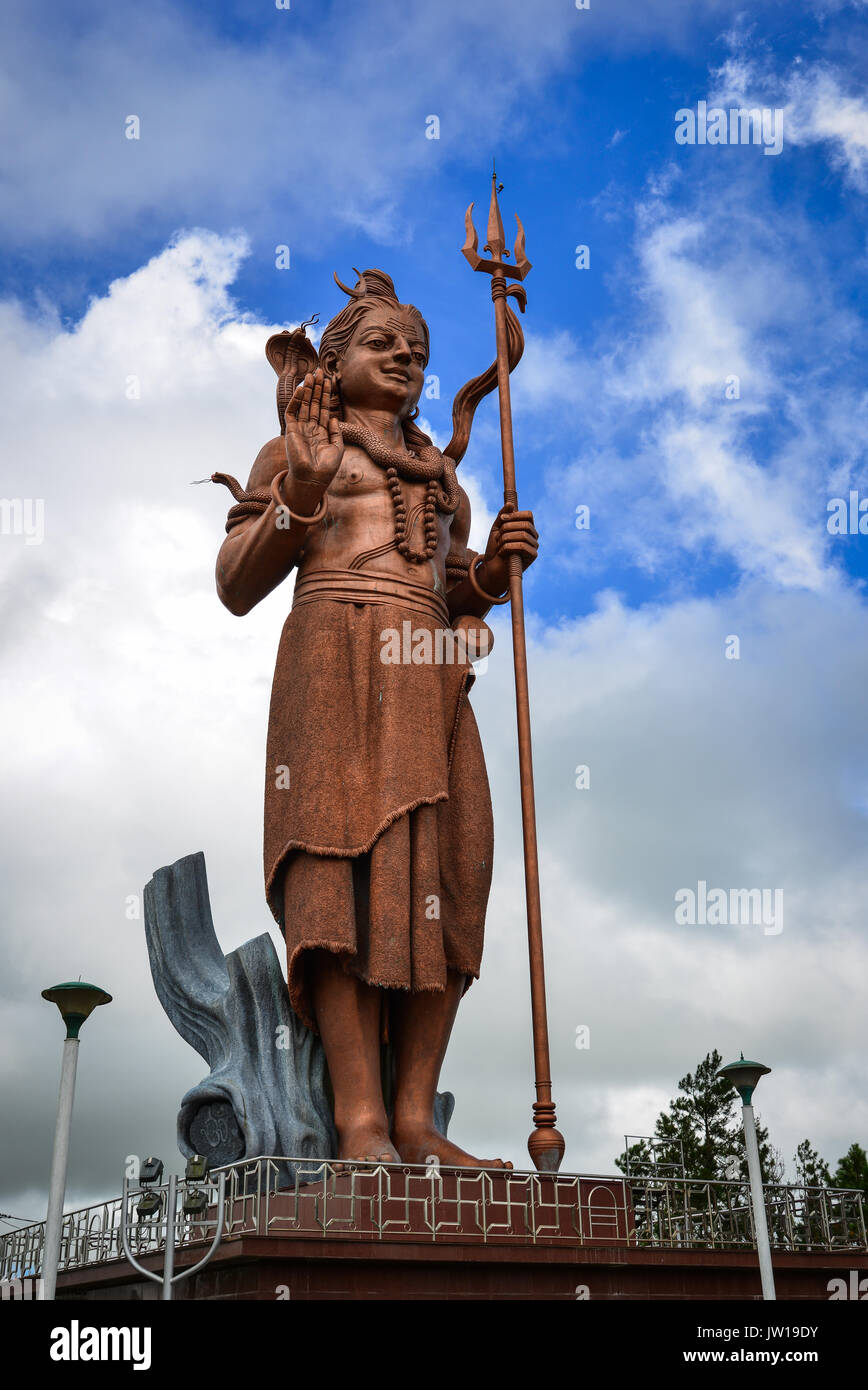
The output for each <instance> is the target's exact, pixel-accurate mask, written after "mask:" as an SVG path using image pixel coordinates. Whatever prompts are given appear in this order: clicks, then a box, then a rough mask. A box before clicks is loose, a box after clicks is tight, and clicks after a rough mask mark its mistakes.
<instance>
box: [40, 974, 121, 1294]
mask: <svg viewBox="0 0 868 1390" xmlns="http://www.w3.org/2000/svg"><path fill="white" fill-rule="evenodd" d="M42 997H43V999H47V1000H49V1002H50V1003H52V1004H56V1005H57V1007H58V1008H59V1010H60V1014H61V1017H62V1019H63V1021H64V1023H65V1024H66V1038H65V1040H64V1043H63V1064H62V1067H61V1071H60V1099H59V1100H58V1103H57V1124H56V1126H55V1130H54V1149H53V1152H52V1155H51V1178H50V1181H49V1185H48V1215H47V1217H46V1219H45V1249H44V1251H43V1255H42V1283H41V1285H40V1289H39V1298H40V1299H42V1300H44V1301H45V1302H50V1301H52V1300H53V1298H54V1292H55V1288H56V1286H57V1262H58V1260H59V1258H60V1236H61V1231H62V1229H63V1198H64V1195H65V1193H66V1163H67V1159H68V1157H69V1131H70V1124H71V1121H72V1101H73V1097H74V1095H75V1071H76V1065H77V1063H78V1035H79V1032H80V1030H81V1025H82V1024H83V1023H84V1021H85V1019H86V1018H88V1017H89V1016H90V1014H92V1013H93V1010H94V1009H95V1008H96V1007H97V1006H98V1005H99V1004H110V1003H111V998H112V997H111V995H110V994H106V992H105V990H104V989H100V988H99V987H98V986H97V985H89V984H86V983H84V982H83V981H81V980H71V981H68V982H67V983H66V984H63V985H54V986H53V987H52V988H51V989H44V990H43V991H42Z"/></svg>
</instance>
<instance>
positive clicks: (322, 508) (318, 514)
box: [271, 468, 328, 526]
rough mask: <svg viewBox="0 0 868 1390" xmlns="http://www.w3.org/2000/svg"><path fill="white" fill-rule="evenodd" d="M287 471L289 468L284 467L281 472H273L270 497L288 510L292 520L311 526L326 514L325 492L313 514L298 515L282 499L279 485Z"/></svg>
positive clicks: (326, 499)
mask: <svg viewBox="0 0 868 1390" xmlns="http://www.w3.org/2000/svg"><path fill="white" fill-rule="evenodd" d="M288 472H289V469H288V468H284V470H283V472H282V473H277V474H275V476H274V477H273V478H272V480H271V497H272V500H273V502H274V503H275V505H276V506H278V507H282V508H283V510H284V511H286V512H289V515H290V516H291V517H292V520H293V521H300V522H301V523H302V525H303V526H313V525H314V524H315V523H316V522H317V521H322V519H323V517H324V516H325V514H326V511H327V510H328V497H327V495H326V493H323V495H322V497H321V498H320V503H319V506H318V507H317V509H316V511H315V512H314V514H313V516H299V515H298V512H294V511H293V510H292V507H290V505H289V503H288V502H286V501H284V497H283V492H282V491H281V487H282V484H283V480H284V478H285V477H286V476H287V474H288Z"/></svg>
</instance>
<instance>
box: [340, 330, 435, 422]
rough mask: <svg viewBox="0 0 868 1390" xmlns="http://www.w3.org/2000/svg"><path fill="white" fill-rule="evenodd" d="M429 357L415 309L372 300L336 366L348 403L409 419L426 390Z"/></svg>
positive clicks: (344, 397) (346, 403)
mask: <svg viewBox="0 0 868 1390" xmlns="http://www.w3.org/2000/svg"><path fill="white" fill-rule="evenodd" d="M427 357H428V355H427V352H426V350H425V340H424V338H423V337H422V329H421V327H420V325H419V320H418V318H417V317H416V315H415V314H411V313H408V312H407V311H406V310H403V309H399V308H398V307H397V306H396V305H388V304H387V305H376V306H372V307H371V309H370V310H369V311H368V312H367V313H366V314H365V316H364V318H363V319H362V321H361V323H360V324H359V326H358V328H357V329H356V331H355V333H354V334H353V336H352V338H351V339H350V343H349V347H348V348H347V349H346V351H345V353H344V355H343V357H342V358H341V360H340V361H339V362H338V363H337V366H336V370H337V373H338V375H339V376H340V383H341V395H342V396H343V400H344V404H345V405H354V406H361V407H367V408H368V409H369V410H371V409H377V410H389V411H391V412H392V413H393V414H395V415H396V416H397V417H398V419H399V420H401V419H405V418H406V417H407V416H408V415H409V414H410V412H411V411H412V409H413V407H414V406H415V404H416V402H417V401H418V399H419V396H420V395H421V393H422V387H423V385H424V384H425V366H426V363H427Z"/></svg>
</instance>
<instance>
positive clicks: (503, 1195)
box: [0, 1157, 868, 1293]
mask: <svg viewBox="0 0 868 1390" xmlns="http://www.w3.org/2000/svg"><path fill="white" fill-rule="evenodd" d="M216 1171H217V1172H220V1171H223V1172H225V1174H226V1186H225V1196H224V1199H223V1200H224V1213H223V1214H224V1221H225V1227H224V1230H225V1234H224V1242H226V1241H231V1240H233V1239H238V1238H240V1237H242V1236H260V1237H283V1238H286V1237H295V1238H299V1239H312V1240H317V1239H318V1240H323V1239H331V1240H339V1241H359V1240H378V1241H404V1242H406V1241H416V1242H420V1241H424V1242H434V1243H438V1242H439V1243H447V1242H448V1243H462V1244H466V1243H473V1244H479V1243H481V1244H500V1243H507V1244H510V1243H512V1244H514V1243H517V1242H519V1241H521V1242H523V1243H532V1244H556V1245H569V1244H572V1245H587V1244H594V1245H601V1244H617V1245H622V1246H632V1247H633V1248H657V1249H693V1250H732V1249H746V1248H747V1249H751V1248H753V1247H754V1245H755V1240H754V1232H753V1221H752V1215H751V1206H750V1191H749V1187H748V1184H747V1183H746V1182H742V1181H738V1180H734V1181H721V1182H704V1181H699V1180H696V1179H685V1178H677V1179H675V1178H666V1177H654V1176H645V1177H639V1176H634V1177H631V1178H627V1177H609V1176H586V1175H583V1174H566V1173H565V1174H557V1175H555V1174H544V1173H532V1172H510V1171H507V1172H502V1171H498V1170H491V1169H485V1170H480V1169H468V1168H463V1169H461V1168H450V1169H442V1170H441V1169H439V1168H437V1167H436V1166H431V1167H421V1166H419V1167H416V1166H411V1165H405V1164H382V1165H374V1164H357V1165H341V1164H338V1163H336V1162H333V1161H325V1160H318V1159H317V1160H312V1159H302V1158H295V1159H288V1158H280V1157H263V1158H257V1159H254V1160H251V1161H249V1162H241V1163H235V1164H230V1165H227V1166H226V1167H225V1169H222V1170H219V1169H218V1170H216ZM213 1176H216V1174H212V1177H213ZM165 1187H166V1185H164V1186H163V1187H162V1188H159V1187H157V1188H155V1189H154V1190H155V1191H156V1192H158V1193H161V1194H162V1193H164V1192H165ZM764 1194H765V1201H766V1215H767V1220H768V1227H769V1235H770V1239H771V1244H772V1248H773V1249H776V1250H786V1251H805V1252H821V1251H830V1250H864V1249H866V1248H868V1241H866V1223H865V1202H864V1196H863V1194H862V1193H861V1192H860V1191H856V1190H850V1189H840V1188H824V1187H801V1186H786V1185H783V1184H774V1185H769V1186H767V1187H765V1188H764ZM122 1201H123V1199H122V1198H120V1197H118V1198H114V1199H112V1200H110V1201H105V1202H98V1203H96V1204H94V1205H93V1206H90V1207H85V1208H83V1209H81V1210H79V1211H73V1212H68V1213H67V1214H66V1215H65V1216H64V1219H63V1231H62V1237H61V1246H60V1259H59V1264H58V1268H59V1270H60V1271H61V1272H63V1271H65V1270H76V1269H85V1268H88V1267H91V1266H96V1265H104V1264H106V1263H108V1262H110V1261H114V1260H123V1259H124V1255H123V1248H122V1242H121V1211H122ZM211 1203H212V1210H211V1211H210V1213H209V1214H208V1216H207V1217H203V1221H204V1220H211V1221H213V1217H214V1214H215V1213H214V1211H213V1207H214V1205H215V1204H216V1195H215V1194H214V1192H213V1191H212V1193H211ZM129 1218H130V1220H129V1229H130V1245H131V1249H132V1251H133V1253H134V1254H135V1255H137V1256H139V1257H142V1256H146V1255H148V1254H151V1253H158V1252H159V1251H160V1250H161V1249H162V1248H163V1246H164V1244H165V1235H164V1233H163V1232H162V1231H161V1230H160V1229H158V1228H157V1227H156V1226H154V1225H152V1224H150V1223H149V1222H148V1221H147V1219H143V1220H136V1212H135V1209H134V1207H132V1206H131V1208H130V1212H129ZM175 1238H176V1245H177V1246H178V1247H180V1248H182V1249H183V1247H184V1246H186V1245H197V1244H201V1243H202V1241H203V1240H204V1239H205V1238H206V1230H205V1227H204V1225H203V1224H202V1223H201V1222H200V1223H197V1222H196V1220H195V1219H193V1220H187V1219H185V1218H184V1217H183V1216H180V1215H179V1218H178V1221H177V1223H176V1228H175ZM44 1239H45V1227H44V1223H43V1222H38V1223H35V1224H33V1225H30V1226H21V1227H19V1228H18V1229H17V1230H14V1231H9V1232H6V1233H4V1234H3V1235H2V1236H0V1293H2V1291H3V1286H4V1285H6V1284H9V1283H10V1281H15V1280H21V1279H27V1278H30V1279H35V1278H37V1277H38V1276H39V1275H40V1273H41V1266H42V1258H43V1246H44Z"/></svg>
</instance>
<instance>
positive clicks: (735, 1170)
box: [615, 1049, 784, 1183]
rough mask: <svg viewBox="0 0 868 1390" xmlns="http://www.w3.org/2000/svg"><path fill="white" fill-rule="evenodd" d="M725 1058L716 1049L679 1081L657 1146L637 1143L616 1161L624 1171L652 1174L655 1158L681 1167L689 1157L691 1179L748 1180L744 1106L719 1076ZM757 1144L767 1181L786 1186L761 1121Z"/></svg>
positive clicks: (686, 1167) (661, 1120)
mask: <svg viewBox="0 0 868 1390" xmlns="http://www.w3.org/2000/svg"><path fill="white" fill-rule="evenodd" d="M722 1064H723V1058H722V1056H721V1055H720V1053H719V1052H718V1051H717V1049H715V1050H714V1051H713V1052H709V1053H708V1055H707V1056H706V1057H705V1058H703V1060H702V1061H701V1062H699V1063H698V1065H697V1067H696V1069H695V1071H693V1072H688V1073H687V1075H686V1076H682V1078H681V1080H680V1081H679V1082H678V1092H679V1094H678V1095H677V1096H676V1097H675V1098H674V1100H672V1101H670V1103H669V1108H668V1110H664V1111H662V1112H661V1114H660V1115H659V1116H658V1117H657V1122H656V1124H655V1126H654V1138H655V1139H656V1140H657V1144H656V1145H655V1146H654V1153H653V1156H652V1151H651V1146H650V1145H648V1144H647V1143H644V1142H643V1141H640V1142H639V1143H638V1144H632V1145H631V1146H630V1149H629V1151H627V1150H625V1152H624V1153H622V1154H621V1155H620V1156H619V1157H618V1158H617V1159H616V1160H615V1162H616V1164H617V1165H618V1167H619V1168H620V1170H621V1172H626V1171H627V1161H628V1154H629V1166H630V1171H631V1173H635V1172H637V1171H641V1170H642V1169H643V1168H644V1170H645V1171H647V1170H648V1169H647V1166H646V1165H649V1164H650V1162H651V1161H652V1157H653V1159H654V1160H656V1162H657V1164H658V1165H660V1164H661V1163H665V1164H672V1165H677V1164H678V1163H679V1162H680V1159H681V1153H682V1151H683V1154H684V1173H685V1176H686V1177H688V1178H700V1179H703V1180H710V1181H721V1180H725V1179H735V1178H746V1177H747V1155H746V1153H745V1147H744V1129H743V1126H742V1116H741V1105H740V1104H739V1100H738V1095H737V1093H736V1092H735V1090H734V1089H733V1086H732V1083H731V1082H730V1081H727V1080H726V1079H725V1078H723V1077H718V1075H717V1072H718V1071H719V1070H720V1067H721V1066H722ZM757 1142H758V1146H759V1153H760V1167H761V1169H762V1175H763V1181H764V1182H766V1183H775V1182H781V1181H782V1179H783V1173H784V1165H783V1161H782V1159H781V1155H780V1153H779V1152H778V1150H777V1149H775V1148H774V1146H773V1145H772V1144H771V1142H770V1140H769V1134H768V1130H767V1129H766V1128H765V1126H763V1125H762V1124H761V1123H760V1122H759V1119H758V1118H757Z"/></svg>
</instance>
